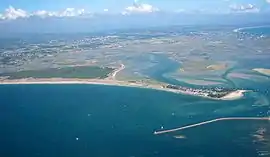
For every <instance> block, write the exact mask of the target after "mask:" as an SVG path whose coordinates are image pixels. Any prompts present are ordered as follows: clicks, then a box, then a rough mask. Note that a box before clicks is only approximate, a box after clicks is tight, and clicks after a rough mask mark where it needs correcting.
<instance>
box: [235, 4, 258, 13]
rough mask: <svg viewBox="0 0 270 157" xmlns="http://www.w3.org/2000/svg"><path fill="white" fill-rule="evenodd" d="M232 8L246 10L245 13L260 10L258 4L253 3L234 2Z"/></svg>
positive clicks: (236, 10)
mask: <svg viewBox="0 0 270 157" xmlns="http://www.w3.org/2000/svg"><path fill="white" fill-rule="evenodd" d="M230 10H231V11H232V12H239V13H241V12H244V13H257V12H260V9H258V8H257V7H256V6H254V5H252V4H247V5H237V4H233V5H230Z"/></svg>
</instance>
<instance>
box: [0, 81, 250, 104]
mask: <svg viewBox="0 0 270 157" xmlns="http://www.w3.org/2000/svg"><path fill="white" fill-rule="evenodd" d="M0 84H2V85H3V84H94V85H110V86H125V87H136V88H148V89H155V90H162V91H166V92H173V93H179V94H185V95H194V96H200V97H205V98H208V99H214V100H235V99H239V98H241V97H243V93H244V92H246V91H245V90H237V91H233V92H230V93H229V94H227V95H226V96H224V97H222V98H214V97H210V96H204V95H199V94H197V93H192V92H188V91H184V90H176V89H169V88H164V85H165V84H164V83H163V84H162V83H160V84H149V83H141V82H128V81H118V80H112V79H109V80H108V79H75V78H73V79H68V78H44V79H42V78H38V79H36V78H25V79H17V80H8V79H5V80H0Z"/></svg>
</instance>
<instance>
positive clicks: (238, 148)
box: [0, 85, 270, 157]
mask: <svg viewBox="0 0 270 157" xmlns="http://www.w3.org/2000/svg"><path fill="white" fill-rule="evenodd" d="M261 88H263V86H262V87H261ZM0 102H1V103H0V127H1V129H0V139H1V141H0V142H1V147H0V156H1V157H22V156H27V157H60V156H63V157H75V156H76V157H86V156H91V157H144V156H145V157H146V156H147V157H179V156H183V157H203V156H205V157H206V156H207V157H240V156H241V157H242V156H244V157H256V156H269V151H270V143H269V135H270V134H269V129H270V125H269V124H270V123H269V122H267V121H249V120H247V121H237V120H236V121H222V122H217V123H212V124H208V125H203V126H198V127H195V128H190V129H187V130H183V131H178V132H174V133H168V134H162V135H154V134H153V132H154V131H156V130H162V129H171V128H175V127H180V126H184V125H188V124H193V123H197V122H202V121H205V120H211V119H214V118H220V117H231V116H267V115H268V116H269V95H262V94H260V93H250V94H249V95H246V97H245V98H244V99H241V100H235V101H216V100H209V99H204V98H200V97H194V96H187V95H180V94H174V93H168V92H164V91H157V90H151V89H138V88H128V87H115V86H101V85H1V86H0ZM265 131H268V132H265ZM262 133H263V134H262ZM176 135H178V136H179V135H181V136H184V137H185V138H184V139H177V138H174V136H176ZM260 136H262V137H264V138H267V136H268V141H267V140H266V141H265V140H262V139H261V138H259V137H260ZM265 136H266V137H265Z"/></svg>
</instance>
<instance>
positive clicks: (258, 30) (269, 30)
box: [238, 26, 270, 36]
mask: <svg viewBox="0 0 270 157" xmlns="http://www.w3.org/2000/svg"><path fill="white" fill-rule="evenodd" d="M238 31H239V32H243V33H248V34H253V35H264V36H269V35H270V26H256V27H243V28H239V29H238Z"/></svg>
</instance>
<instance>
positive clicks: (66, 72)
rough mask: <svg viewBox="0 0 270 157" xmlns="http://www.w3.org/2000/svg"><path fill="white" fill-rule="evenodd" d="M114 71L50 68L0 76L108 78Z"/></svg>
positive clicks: (109, 69) (105, 69)
mask: <svg viewBox="0 0 270 157" xmlns="http://www.w3.org/2000/svg"><path fill="white" fill-rule="evenodd" d="M113 70H114V69H112V68H108V67H105V68H101V67H97V66H77V67H64V68H50V69H44V70H26V71H19V72H12V73H3V74H0V76H1V77H5V76H8V79H22V78H30V77H32V78H80V79H93V78H100V79H102V78H106V77H107V76H108V74H110V73H111V72H112V71H113Z"/></svg>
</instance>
